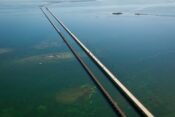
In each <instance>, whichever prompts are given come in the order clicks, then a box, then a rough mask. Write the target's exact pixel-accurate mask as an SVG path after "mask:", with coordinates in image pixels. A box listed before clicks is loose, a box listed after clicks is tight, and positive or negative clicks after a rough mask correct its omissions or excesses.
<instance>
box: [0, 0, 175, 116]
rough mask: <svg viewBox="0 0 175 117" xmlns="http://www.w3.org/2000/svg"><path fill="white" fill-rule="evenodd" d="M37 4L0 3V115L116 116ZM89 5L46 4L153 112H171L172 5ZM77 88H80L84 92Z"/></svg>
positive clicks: (119, 98)
mask: <svg viewBox="0 0 175 117" xmlns="http://www.w3.org/2000/svg"><path fill="white" fill-rule="evenodd" d="M40 4H41V3H40V2H37V3H33V2H31V3H30V4H27V3H21V5H19V4H18V5H14V4H12V5H11V4H9V5H8V4H5V5H4V6H3V5H1V8H2V10H1V11H0V116H2V117H24V116H25V117H31V116H33V117H35V116H36V117H48V116H49V117H55V116H64V117H69V116H75V117H77V116H83V117H86V116H87V117H89V116H94V117H95V116H102V117H108V116H110V117H112V116H116V114H115V113H114V112H113V110H112V109H111V107H110V106H109V104H108V103H107V102H106V100H105V99H104V97H103V96H102V94H101V93H100V92H99V90H98V89H97V88H95V85H94V83H93V82H92V81H91V79H90V77H89V76H88V75H87V74H86V72H85V71H84V70H83V69H82V67H81V65H80V64H79V63H78V61H77V60H76V59H75V57H74V56H73V55H72V54H71V52H70V50H69V49H68V48H67V47H66V45H65V44H64V42H63V41H62V39H61V38H60V37H59V36H58V35H57V33H56V32H55V30H54V29H53V27H52V26H51V25H50V24H49V22H48V21H47V19H46V18H45V17H44V15H43V14H42V12H41V11H40V9H39V8H38V5H40ZM97 4H99V2H98V1H97V2H94V1H92V2H83V3H79V2H75V3H73V4H72V3H69V2H68V3H65V4H57V5H49V6H48V7H49V8H50V9H51V11H53V13H54V14H56V16H58V17H59V18H60V19H61V20H62V21H63V22H64V23H65V24H66V25H67V26H68V27H69V28H70V30H71V31H72V32H73V33H75V34H76V35H77V36H78V37H79V38H80V39H81V41H82V42H83V43H84V44H85V45H87V47H88V48H89V49H90V50H92V52H93V53H94V54H95V55H96V56H97V57H98V58H99V59H100V60H101V61H102V62H104V64H105V65H107V66H108V67H109V69H111V71H112V72H113V73H114V74H116V75H117V76H118V77H119V79H120V80H121V81H122V82H123V83H124V84H125V85H126V86H127V87H128V88H129V89H130V90H131V91H132V92H133V93H134V94H135V95H136V96H137V97H138V98H139V99H140V100H141V102H143V103H144V104H145V106H146V107H148V109H149V110H150V111H151V112H153V114H155V115H156V116H162V117H167V116H169V117H173V116H174V115H175V113H174V108H175V103H174V99H175V93H174V89H175V85H174V82H175V81H174V77H175V73H174V69H175V62H174V59H175V54H174V53H175V33H174V30H175V20H174V18H175V17H174V16H175V14H174V12H173V11H174V9H175V6H173V4H171V5H170V4H167V5H155V6H154V5H150V6H149V5H148V6H140V5H128V6H115V5H114V4H112V5H111V3H110V2H108V4H107V5H105V1H104V2H101V3H100V5H99V6H98V7H94V6H95V5H97ZM9 6H12V7H9ZM26 6H27V7H26ZM113 12H123V13H124V14H123V15H112V13H113ZM135 13H143V14H146V15H140V16H136V15H135ZM58 26H59V25H58ZM80 29H81V30H80ZM62 31H63V30H62ZM63 34H65V33H64V31H63ZM65 36H66V37H68V36H67V35H66V34H65ZM68 40H69V42H70V43H72V45H74V47H75V48H76V49H77V51H78V52H79V53H80V54H82V56H83V58H84V59H85V60H86V62H87V63H88V65H89V66H90V67H91V69H92V70H93V71H95V74H96V75H97V76H98V78H99V80H100V81H101V82H102V83H103V84H104V85H105V86H106V88H107V89H108V91H109V92H110V93H111V94H112V96H113V97H114V98H115V100H116V101H117V102H119V105H120V106H121V107H122V109H123V110H124V111H125V112H126V113H127V115H129V116H136V115H137V114H136V113H135V112H133V109H132V107H130V106H129V105H128V103H127V102H126V100H123V98H122V96H121V95H120V93H119V92H118V91H117V90H116V88H115V87H114V86H112V85H111V83H110V82H108V80H107V79H106V77H105V76H104V75H102V74H101V73H100V71H99V70H98V69H97V68H96V67H95V65H94V64H93V63H92V62H90V60H89V59H88V58H87V57H86V56H85V55H84V54H83V52H82V51H81V49H79V48H78V47H77V46H76V44H75V43H74V42H73V41H72V40H71V39H69V38H68ZM63 55H64V56H63ZM84 86H88V87H87V89H86V90H85V91H84V90H82V87H84ZM83 91H84V92H83ZM67 92H68V93H69V94H68V93H67ZM70 92H72V93H70ZM75 92H79V93H77V94H76V93H75ZM79 95H80V96H79ZM64 96H65V98H62V97H64ZM71 97H75V98H71ZM76 97H77V98H76ZM62 102H63V103H62Z"/></svg>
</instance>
